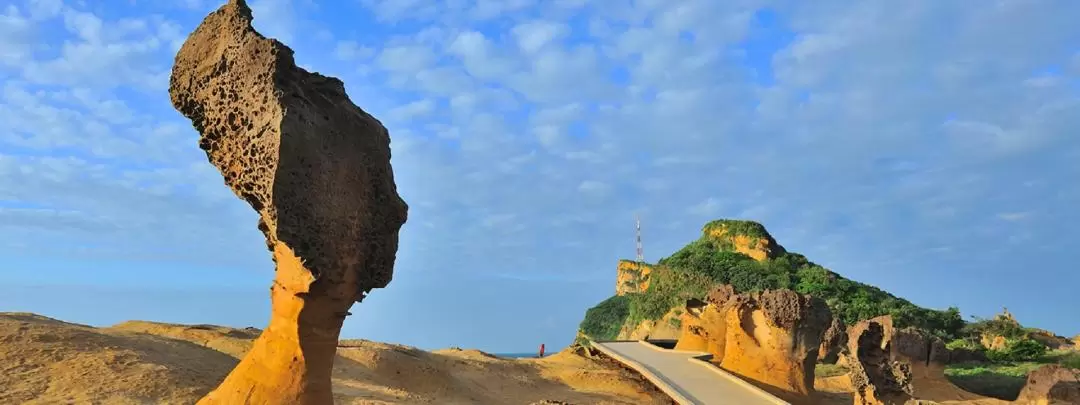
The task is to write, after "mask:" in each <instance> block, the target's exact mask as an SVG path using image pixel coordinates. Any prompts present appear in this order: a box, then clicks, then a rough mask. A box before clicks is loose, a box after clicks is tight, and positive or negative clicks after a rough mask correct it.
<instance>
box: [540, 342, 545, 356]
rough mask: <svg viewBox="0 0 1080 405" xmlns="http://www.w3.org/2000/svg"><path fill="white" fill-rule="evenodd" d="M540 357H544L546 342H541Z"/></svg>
mask: <svg viewBox="0 0 1080 405" xmlns="http://www.w3.org/2000/svg"><path fill="white" fill-rule="evenodd" d="M540 357H544V344H543V343H541V344H540Z"/></svg>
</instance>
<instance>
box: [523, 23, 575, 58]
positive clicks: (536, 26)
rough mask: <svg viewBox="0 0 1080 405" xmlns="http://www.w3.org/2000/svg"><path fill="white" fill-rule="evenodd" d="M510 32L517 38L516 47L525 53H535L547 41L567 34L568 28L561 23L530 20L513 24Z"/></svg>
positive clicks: (549, 41)
mask: <svg viewBox="0 0 1080 405" xmlns="http://www.w3.org/2000/svg"><path fill="white" fill-rule="evenodd" d="M511 32H512V33H513V35H514V38H515V39H517V45H518V48H520V49H521V50H522V51H524V52H525V53H536V52H537V51H539V50H540V49H542V48H543V47H544V46H545V45H547V44H548V43H551V42H552V41H556V40H558V39H560V38H562V37H564V36H566V35H567V34H569V32H570V29H569V28H568V27H567V26H566V24H562V23H554V22H550V21H530V22H527V23H521V24H518V25H516V26H514V28H513V29H512V30H511Z"/></svg>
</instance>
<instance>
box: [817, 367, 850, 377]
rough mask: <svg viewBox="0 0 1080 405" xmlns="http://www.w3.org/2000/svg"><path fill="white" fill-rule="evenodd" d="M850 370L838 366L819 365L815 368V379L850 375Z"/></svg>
mask: <svg viewBox="0 0 1080 405" xmlns="http://www.w3.org/2000/svg"><path fill="white" fill-rule="evenodd" d="M848 371H849V370H848V368H847V367H844V366H841V365H838V364H818V365H816V366H814V377H816V378H822V377H836V376H841V375H844V374H847V373H848Z"/></svg>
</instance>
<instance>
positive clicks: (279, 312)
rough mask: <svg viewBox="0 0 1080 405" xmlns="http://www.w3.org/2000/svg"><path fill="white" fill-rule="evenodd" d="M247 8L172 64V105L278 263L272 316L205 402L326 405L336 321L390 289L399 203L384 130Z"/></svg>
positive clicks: (195, 37)
mask: <svg viewBox="0 0 1080 405" xmlns="http://www.w3.org/2000/svg"><path fill="white" fill-rule="evenodd" d="M251 20H252V14H251V9H250V8H249V7H248V6H247V4H246V3H245V2H244V1H243V0H230V1H229V2H228V4H226V5H225V6H223V7H221V8H220V9H218V10H217V11H215V12H213V13H211V14H210V15H209V16H207V17H206V18H205V19H204V20H203V22H202V23H201V24H200V25H199V27H198V28H196V29H195V31H194V32H193V33H192V34H191V35H190V36H189V37H188V39H187V41H186V42H184V45H183V46H182V47H181V49H180V51H179V53H178V54H177V55H176V59H175V65H174V66H173V70H172V76H171V78H170V88H169V95H170V97H171V99H172V103H173V106H174V107H176V109H177V110H179V111H180V112H181V113H182V114H183V115H184V116H186V117H187V118H189V119H190V120H191V122H192V124H193V125H194V127H195V128H196V130H198V132H199V133H200V135H201V137H200V138H199V147H200V148H201V149H203V150H204V151H205V152H206V155H207V157H208V159H209V160H210V162H211V163H212V164H213V165H214V166H216V167H217V168H218V170H219V171H220V172H221V174H222V176H223V177H224V179H225V183H226V184H227V185H228V186H229V187H230V188H232V190H233V191H234V192H235V193H236V194H237V196H239V197H240V198H242V199H243V200H245V201H247V202H248V204H250V205H251V207H252V208H254V209H255V210H256V211H257V212H258V213H259V224H258V227H259V229H260V230H261V231H262V232H263V234H264V235H265V237H266V243H267V247H268V249H269V250H270V251H271V252H272V254H273V259H274V262H275V263H276V272H275V278H274V282H273V285H272V287H271V288H270V295H271V302H272V314H271V320H270V323H269V326H268V327H267V328H266V329H265V330H264V331H263V332H262V334H261V335H260V336H259V338H258V339H257V340H256V342H255V343H254V345H253V348H252V349H251V351H250V352H248V354H247V355H246V356H245V357H244V359H243V360H242V361H241V362H240V364H239V365H237V367H236V368H235V369H234V370H233V372H232V373H230V374H229V376H228V377H227V378H226V379H225V381H224V382H222V384H221V385H220V386H219V387H218V388H217V389H215V390H214V391H213V392H211V393H210V394H208V395H207V396H206V397H205V398H203V400H202V401H201V402H200V403H203V404H228V405H233V404H330V403H332V401H333V396H332V393H331V388H330V372H331V367H332V364H333V360H334V353H335V349H336V345H337V339H338V335H339V332H340V328H341V324H342V322H343V321H344V319H345V317H346V316H347V315H348V314H349V313H348V310H349V308H350V307H351V306H352V305H353V303H354V302H357V301H360V300H362V299H363V298H364V295H365V294H366V293H367V292H369V291H370V290H371V289H373V288H381V287H385V286H386V285H387V284H388V283H389V282H390V280H391V277H392V273H393V265H394V259H395V255H396V251H397V243H398V231H399V229H400V228H401V226H402V224H404V222H405V219H406V212H407V209H408V207H407V206H406V204H405V202H404V201H402V199H401V198H400V197H399V196H398V194H397V190H396V186H395V184H394V177H393V171H392V169H391V166H390V147H389V141H390V139H389V134H388V133H387V131H386V129H385V128H384V127H383V126H382V124H381V123H380V122H379V121H378V120H376V119H375V118H374V117H372V116H371V115H369V114H367V113H366V112H364V111H363V110H361V109H360V108H358V107H356V106H355V105H354V104H353V103H352V102H351V101H350V100H349V98H348V96H346V94H345V89H344V85H343V84H342V82H341V81H340V80H337V79H335V78H331V77H325V76H322V75H319V74H317V73H309V72H307V71H305V70H304V69H301V68H299V67H297V66H296V64H295V62H294V60H293V52H292V50H290V49H289V48H288V47H287V46H285V45H284V44H282V43H280V42H278V41H276V40H272V39H267V38H265V37H263V36H262V35H260V34H259V33H258V32H256V31H255V30H254V29H253V28H252V26H251Z"/></svg>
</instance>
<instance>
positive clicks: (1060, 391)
mask: <svg viewBox="0 0 1080 405" xmlns="http://www.w3.org/2000/svg"><path fill="white" fill-rule="evenodd" d="M1015 403H1016V404H1018V405H1066V404H1072V405H1075V404H1080V370H1078V369H1069V368H1066V367H1062V366H1061V365H1058V364H1047V365H1044V366H1042V367H1039V368H1037V369H1035V370H1033V371H1032V372H1030V373H1028V378H1027V383H1026V384H1025V385H1024V388H1023V389H1022V390H1021V391H1020V396H1019V397H1018V398H1017V399H1016V402H1015Z"/></svg>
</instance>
